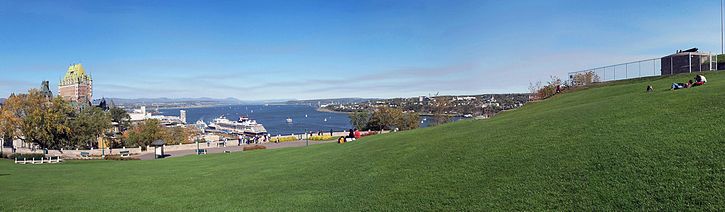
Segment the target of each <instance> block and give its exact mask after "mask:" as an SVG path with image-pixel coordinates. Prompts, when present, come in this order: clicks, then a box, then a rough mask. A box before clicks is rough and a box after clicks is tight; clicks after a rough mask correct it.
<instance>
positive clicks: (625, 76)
mask: <svg viewBox="0 0 725 212" xmlns="http://www.w3.org/2000/svg"><path fill="white" fill-rule="evenodd" d="M624 78H625V79H627V78H629V64H624Z"/></svg>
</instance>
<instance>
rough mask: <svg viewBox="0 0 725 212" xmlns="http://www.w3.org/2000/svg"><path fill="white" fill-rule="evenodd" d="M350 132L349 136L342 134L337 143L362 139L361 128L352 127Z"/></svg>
mask: <svg viewBox="0 0 725 212" xmlns="http://www.w3.org/2000/svg"><path fill="white" fill-rule="evenodd" d="M348 132H349V134H348V135H347V136H340V138H338V139H337V143H340V144H341V143H345V142H350V141H354V140H357V139H360V137H362V133H360V130H357V129H350V130H349V131H348Z"/></svg>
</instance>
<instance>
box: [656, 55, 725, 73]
mask: <svg viewBox="0 0 725 212" xmlns="http://www.w3.org/2000/svg"><path fill="white" fill-rule="evenodd" d="M660 61H661V64H660V65H661V69H660V71H661V72H660V74H661V75H671V74H681V73H690V72H700V71H709V70H711V68H713V69H714V68H715V67H714V66H715V64H712V67H711V63H710V54H708V53H702V52H698V51H697V48H693V49H688V50H685V51H677V53H675V54H671V55H667V56H665V57H662V59H661V60H660Z"/></svg>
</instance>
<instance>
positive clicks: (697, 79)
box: [690, 75, 707, 87]
mask: <svg viewBox="0 0 725 212" xmlns="http://www.w3.org/2000/svg"><path fill="white" fill-rule="evenodd" d="M690 81H692V80H690ZM706 82H707V78H705V76H702V75H697V76H695V83H694V84H692V86H693V87H694V86H700V85H704V84H705V83H706Z"/></svg>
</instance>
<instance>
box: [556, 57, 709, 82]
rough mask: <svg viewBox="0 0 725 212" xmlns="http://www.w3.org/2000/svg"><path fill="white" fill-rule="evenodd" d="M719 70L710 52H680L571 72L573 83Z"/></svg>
mask: <svg viewBox="0 0 725 212" xmlns="http://www.w3.org/2000/svg"><path fill="white" fill-rule="evenodd" d="M710 70H717V57H716V56H715V55H712V54H710V53H700V52H678V53H676V54H673V55H669V56H666V57H662V58H652V59H646V60H639V61H634V62H627V63H621V64H616V65H609V66H603V67H598V68H592V69H586V70H581V71H576V72H569V74H568V75H569V76H568V77H569V79H568V80H569V81H570V82H571V83H572V84H580V83H584V82H578V81H583V80H585V81H588V82H607V81H616V80H625V79H634V78H641V77H651V76H661V75H671V74H679V73H692V72H701V71H710Z"/></svg>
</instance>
